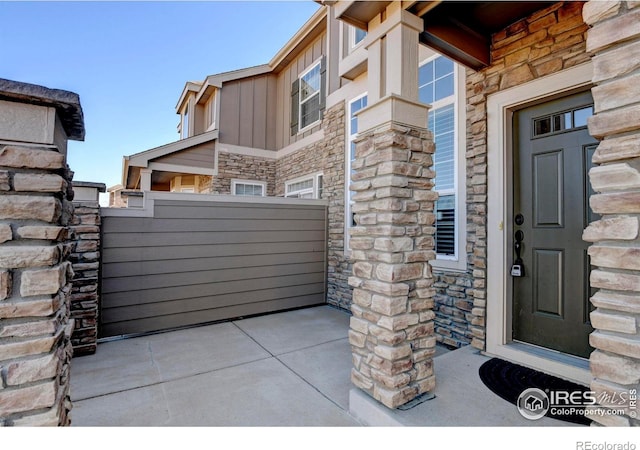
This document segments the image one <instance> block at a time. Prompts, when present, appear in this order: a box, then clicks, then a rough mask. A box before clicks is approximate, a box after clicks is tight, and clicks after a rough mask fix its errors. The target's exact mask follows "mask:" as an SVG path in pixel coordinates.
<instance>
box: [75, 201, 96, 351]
mask: <svg viewBox="0 0 640 450" xmlns="http://www.w3.org/2000/svg"><path fill="white" fill-rule="evenodd" d="M74 206H75V212H74V216H73V222H72V224H73V226H72V227H71V230H72V231H73V242H72V249H71V251H72V253H71V255H70V260H71V262H72V264H73V266H72V267H73V272H74V276H73V287H72V290H71V318H72V319H74V322H75V327H74V330H73V334H72V335H71V343H72V345H73V355H74V356H79V355H87V354H92V353H95V351H96V347H97V339H98V308H99V289H98V280H99V270H100V223H101V221H100V205H99V203H98V202H86V201H83V202H74Z"/></svg>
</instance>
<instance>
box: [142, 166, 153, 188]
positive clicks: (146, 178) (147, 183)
mask: <svg viewBox="0 0 640 450" xmlns="http://www.w3.org/2000/svg"><path fill="white" fill-rule="evenodd" d="M152 173H153V170H151V169H140V190H141V191H143V192H149V191H151V174H152Z"/></svg>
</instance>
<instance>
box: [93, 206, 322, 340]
mask: <svg viewBox="0 0 640 450" xmlns="http://www.w3.org/2000/svg"><path fill="white" fill-rule="evenodd" d="M283 200H284V199H283ZM286 200H290V199H286ZM307 203H308V202H307ZM118 214H120V215H119V216H112V215H105V216H104V217H103V266H102V275H101V282H102V309H101V315H100V317H101V320H100V337H110V336H119V335H128V334H137V333H145V332H152V331H159V330H163V329H170V328H175V327H183V326H188V325H196V324H202V323H207V322H212V321H218V320H225V319H232V318H237V317H241V316H247V315H253V314H261V313H267V312H273V311H278V310H284V309H289V308H297V307H303V306H311V305H317V304H322V303H324V302H325V283H326V235H327V234H326V223H327V222H326V221H327V217H326V214H327V207H326V205H324V204H299V205H298V204H292V203H291V202H289V203H285V204H276V203H274V202H270V203H260V202H256V203H245V202H238V203H234V202H217V201H183V200H156V201H155V205H154V207H153V217H126V216H122V215H121V214H124V213H118Z"/></svg>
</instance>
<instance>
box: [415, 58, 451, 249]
mask: <svg viewBox="0 0 640 450" xmlns="http://www.w3.org/2000/svg"><path fill="white" fill-rule="evenodd" d="M418 80H419V81H418V82H419V96H420V100H421V101H422V102H424V103H429V104H431V105H432V109H431V110H430V111H429V123H428V127H429V129H430V130H431V131H432V132H433V138H434V141H435V144H436V152H435V154H434V161H433V163H434V167H433V168H434V170H435V172H436V180H435V190H436V191H438V193H439V194H440V197H439V199H438V201H437V203H436V242H435V244H436V253H437V254H438V256H439V257H442V256H444V257H445V258H449V259H455V258H456V256H457V232H456V230H457V227H458V222H459V221H458V217H456V216H457V213H458V209H457V208H456V204H457V199H458V192H457V190H458V186H457V153H458V146H457V141H458V139H457V138H456V132H457V131H456V130H457V129H458V126H457V120H458V117H457V116H458V114H457V112H456V111H457V108H456V98H457V97H456V89H455V86H456V72H455V66H454V63H453V61H451V60H449V59H447V58H445V57H443V56H438V57H436V58H434V59H432V60H430V61H428V62H427V63H425V64H423V65H422V66H420V69H419V72H418Z"/></svg>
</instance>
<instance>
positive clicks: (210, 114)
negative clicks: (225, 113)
mask: <svg viewBox="0 0 640 450" xmlns="http://www.w3.org/2000/svg"><path fill="white" fill-rule="evenodd" d="M215 128H216V94H215V93H213V94H211V97H210V98H209V100H208V101H207V130H213V129H215Z"/></svg>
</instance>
